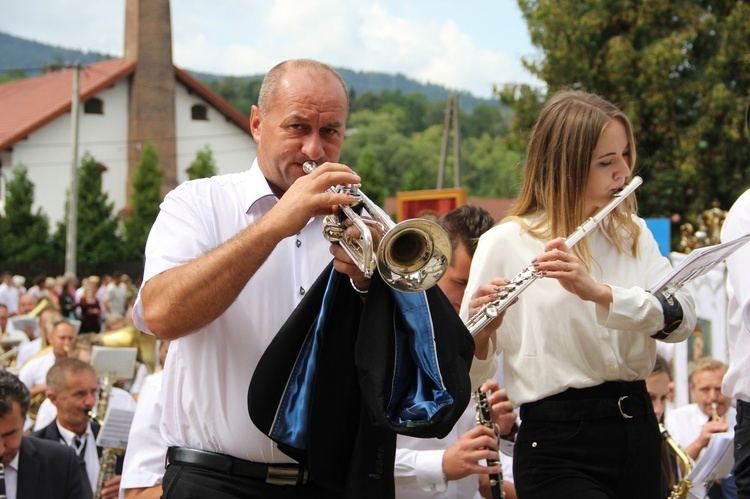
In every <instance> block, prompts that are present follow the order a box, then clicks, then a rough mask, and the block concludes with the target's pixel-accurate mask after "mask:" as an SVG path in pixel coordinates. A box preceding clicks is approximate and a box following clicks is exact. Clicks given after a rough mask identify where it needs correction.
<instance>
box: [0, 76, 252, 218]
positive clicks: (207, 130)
mask: <svg viewBox="0 0 750 499" xmlns="http://www.w3.org/2000/svg"><path fill="white" fill-rule="evenodd" d="M95 97H97V98H99V99H101V100H102V101H103V103H104V114H102V115H99V114H85V113H84V112H83V106H81V114H80V121H79V125H80V132H79V150H78V156H79V162H78V164H79V165H80V159H81V158H82V157H83V155H84V153H86V152H89V153H91V154H92V155H93V156H94V158H95V160H96V161H97V162H98V163H102V164H103V165H105V166H106V167H107V171H106V172H105V173H104V175H103V178H102V188H103V190H104V191H105V192H107V194H108V199H109V201H110V202H113V203H114V212H115V213H118V212H119V211H120V210H121V209H122V208H124V207H125V206H126V205H127V199H126V193H127V188H126V186H127V147H128V144H127V136H128V79H123V80H120V81H119V82H117V83H116V84H115V85H114V86H112V87H110V88H108V89H105V90H103V91H102V92H100V93H98V94H97V95H96V96H95ZM194 104H202V105H205V106H206V107H207V108H208V120H205V121H204V120H193V119H192V118H191V107H192V106H193V105H194ZM175 114H176V117H175V118H176V133H177V137H178V139H177V181H178V182H179V183H182V182H184V181H186V180H187V179H188V175H187V173H186V170H187V169H188V168H189V167H190V163H192V162H193V160H195V157H196V154H197V152H198V151H199V150H200V149H202V148H203V147H205V146H206V144H209V145H210V146H211V149H212V151H213V156H214V160H215V161H216V165H217V170H218V173H219V174H225V173H234V172H240V171H244V170H247V169H248V168H250V166H251V165H252V162H253V160H254V159H255V155H256V145H255V142H254V141H253V139H252V136H250V135H249V134H248V133H247V132H245V131H244V130H242V129H241V128H240V127H238V126H237V125H236V124H234V123H233V122H231V121H228V120H227V119H226V118H225V117H224V115H223V114H221V113H220V112H219V111H218V110H216V109H215V108H213V107H211V105H210V104H208V103H207V102H206V101H204V100H203V99H201V98H200V97H199V96H197V95H196V94H192V93H189V92H188V89H187V88H186V87H185V86H183V85H181V84H179V83H178V85H177V91H176V95H175ZM70 121H71V116H70V113H65V114H64V115H62V116H60V117H58V118H57V119H55V120H53V121H52V122H50V123H49V124H47V125H45V126H43V127H42V128H40V129H39V130H37V131H35V132H34V133H32V134H30V135H29V137H28V138H27V139H25V140H21V141H19V142H18V143H16V144H15V145H14V147H13V150H12V151H10V152H8V151H4V152H2V153H0V161H2V169H1V170H0V174H1V175H0V191H1V192H2V193H1V194H0V209H2V206H3V202H4V195H5V184H6V182H7V181H8V180H10V178H11V165H16V164H17V163H23V164H25V165H26V167H27V168H28V175H29V180H31V182H33V183H34V185H35V191H34V192H35V198H34V200H35V201H34V209H35V210H36V209H37V208H41V209H42V211H43V212H44V213H46V214H47V216H48V217H49V219H50V226H51V230H52V231H54V230H55V227H56V222H57V221H59V220H61V219H62V218H63V217H64V216H65V202H66V199H67V193H68V190H69V188H70V181H71V162H72V154H73V153H72V148H71V140H72V133H71V123H70Z"/></svg>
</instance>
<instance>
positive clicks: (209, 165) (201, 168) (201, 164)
mask: <svg viewBox="0 0 750 499" xmlns="http://www.w3.org/2000/svg"><path fill="white" fill-rule="evenodd" d="M216 173H217V172H216V161H214V153H213V151H212V150H211V146H210V145H209V144H206V146H205V147H204V148H203V149H201V150H199V151H198V153H197V154H196V156H195V159H194V160H193V162H192V163H190V168H188V169H187V174H188V177H189V178H190V180H195V179H198V178H208V177H213V176H214V175H216Z"/></svg>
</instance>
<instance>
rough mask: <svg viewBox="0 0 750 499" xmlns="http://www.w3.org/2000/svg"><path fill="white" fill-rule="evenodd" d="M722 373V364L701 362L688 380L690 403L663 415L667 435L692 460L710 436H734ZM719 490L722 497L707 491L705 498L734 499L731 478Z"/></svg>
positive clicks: (707, 359) (732, 415) (706, 359)
mask: <svg viewBox="0 0 750 499" xmlns="http://www.w3.org/2000/svg"><path fill="white" fill-rule="evenodd" d="M726 372H727V366H726V365H725V364H724V363H723V362H720V361H718V360H716V359H713V358H711V357H703V358H701V359H700V360H699V361H698V362H697V363H696V364H695V368H694V369H693V373H692V375H691V376H690V393H691V394H692V399H693V400H694V402H693V403H692V404H689V405H686V406H683V407H680V408H678V409H675V410H674V411H671V412H670V413H668V414H667V420H666V426H667V429H668V430H669V433H670V434H671V435H672V438H674V440H675V442H677V443H678V444H679V445H680V446H681V447H682V448H683V449H685V452H687V453H688V455H689V456H690V457H692V458H693V459H698V457H699V456H700V454H701V452H702V451H703V449H705V448H706V447H707V446H708V443H709V441H710V440H711V436H712V435H713V434H714V433H724V432H729V433H730V434H734V428H733V427H732V425H730V424H728V423H727V421H735V420H736V416H737V411H736V410H735V409H734V408H733V407H732V399H730V398H729V397H727V396H726V395H724V394H723V393H721V382H722V380H723V379H724V374H726ZM715 487H719V485H716V486H715ZM720 487H721V489H722V492H723V495H722V494H719V495H716V496H714V495H711V494H713V493H716V491H713V490H711V491H709V496H710V497H724V498H734V497H737V491H736V488H735V486H734V477H733V476H732V475H730V476H729V477H728V478H724V479H723V480H722V481H721V485H720Z"/></svg>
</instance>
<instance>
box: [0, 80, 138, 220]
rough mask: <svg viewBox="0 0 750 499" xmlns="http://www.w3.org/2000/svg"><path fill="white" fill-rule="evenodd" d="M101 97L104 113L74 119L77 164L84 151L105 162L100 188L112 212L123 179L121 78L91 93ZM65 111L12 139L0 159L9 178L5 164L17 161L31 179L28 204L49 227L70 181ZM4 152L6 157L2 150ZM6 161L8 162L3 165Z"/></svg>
mask: <svg viewBox="0 0 750 499" xmlns="http://www.w3.org/2000/svg"><path fill="white" fill-rule="evenodd" d="M96 97H97V98H99V99H101V100H102V101H103V107H104V114H85V113H84V112H83V105H81V113H80V119H79V146H78V165H79V166H80V160H81V158H82V157H83V155H84V153H86V152H88V153H90V154H91V155H93V156H94V159H95V160H96V161H97V162H98V163H102V164H103V165H105V166H106V167H107V171H106V172H105V173H104V175H103V178H102V187H103V190H104V191H105V192H107V193H108V194H109V201H110V202H114V206H115V212H117V211H118V210H120V209H121V208H123V207H124V206H125V196H126V189H125V185H126V182H127V149H126V146H127V144H126V142H127V135H128V131H127V130H128V128H127V127H128V123H127V116H128V113H127V80H121V81H120V82H118V83H117V84H115V85H114V86H113V87H110V88H107V89H105V90H103V91H101V92H100V93H98V94H97V95H96ZM71 143H72V132H71V115H70V113H65V114H63V115H61V116H59V117H58V118H56V119H55V120H53V121H52V122H50V123H48V124H47V125H45V126H43V127H42V128H40V129H38V130H37V131H35V132H34V133H32V134H30V135H29V137H28V138H27V139H25V140H21V141H19V142H17V143H16V144H15V145H14V146H13V151H12V152H11V153H9V154H8V153H4V156H3V158H2V164H3V169H2V173H3V176H4V177H6V178H5V179H4V180H3V182H5V180H10V178H11V168H10V166H9V165H13V166H15V165H16V164H18V163H23V164H24V165H26V167H27V169H28V176H29V180H31V182H33V183H34V186H35V189H34V209H35V210H36V208H41V209H42V211H43V212H44V213H45V214H46V215H47V216H48V217H49V220H50V228H51V230H52V231H54V230H55V227H56V222H57V221H59V220H61V219H62V218H63V217H64V216H65V202H66V200H67V193H68V191H69V189H70V182H71V163H72V161H73V150H72V146H71ZM6 154H7V156H8V158H7V161H6V156H5V155H6ZM6 165H8V167H7V168H6Z"/></svg>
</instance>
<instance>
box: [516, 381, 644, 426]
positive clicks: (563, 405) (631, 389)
mask: <svg viewBox="0 0 750 499" xmlns="http://www.w3.org/2000/svg"><path fill="white" fill-rule="evenodd" d="M653 410H654V409H653V406H652V405H651V399H650V397H649V395H648V391H646V384H645V382H644V381H607V382H605V383H602V384H601V385H598V386H594V387H591V388H568V389H567V390H565V391H564V392H562V393H558V394H555V395H551V396H549V397H547V398H543V399H541V400H537V401H536V402H529V403H526V404H523V405H522V406H521V421H582V420H590V419H601V418H612V417H618V418H623V419H631V418H633V417H635V416H643V415H644V414H647V413H648V411H651V412H653Z"/></svg>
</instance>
